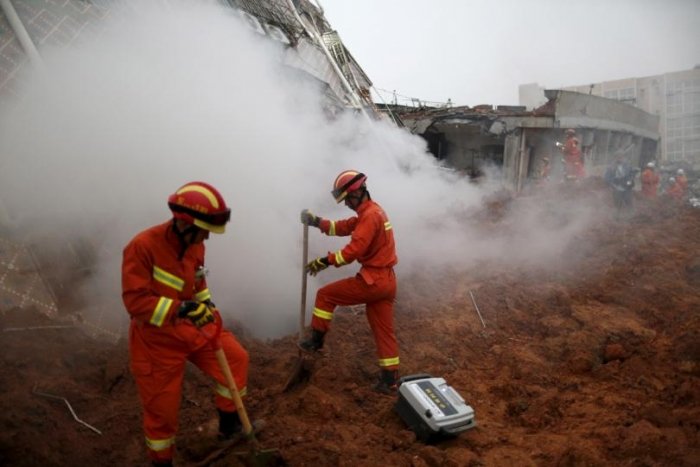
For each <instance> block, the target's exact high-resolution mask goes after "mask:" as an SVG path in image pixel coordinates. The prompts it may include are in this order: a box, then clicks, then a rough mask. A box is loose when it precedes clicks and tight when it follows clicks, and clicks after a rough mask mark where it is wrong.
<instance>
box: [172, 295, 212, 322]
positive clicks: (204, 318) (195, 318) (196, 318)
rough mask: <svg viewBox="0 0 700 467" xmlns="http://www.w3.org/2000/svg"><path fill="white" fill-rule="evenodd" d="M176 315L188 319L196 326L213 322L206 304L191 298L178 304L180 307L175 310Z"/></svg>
mask: <svg viewBox="0 0 700 467" xmlns="http://www.w3.org/2000/svg"><path fill="white" fill-rule="evenodd" d="M177 317H178V318H187V319H189V320H190V321H192V322H193V323H194V325H195V326H197V327H198V328H201V327H202V326H204V325H205V324H209V323H213V322H214V314H213V313H212V312H211V309H210V308H209V307H208V306H207V304H206V303H201V302H195V301H193V300H185V301H183V302H182V303H181V304H180V308H179V309H178V310H177Z"/></svg>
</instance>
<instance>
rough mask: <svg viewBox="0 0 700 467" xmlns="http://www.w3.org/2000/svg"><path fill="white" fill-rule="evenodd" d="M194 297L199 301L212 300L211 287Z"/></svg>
mask: <svg viewBox="0 0 700 467" xmlns="http://www.w3.org/2000/svg"><path fill="white" fill-rule="evenodd" d="M194 299H195V300H197V301H198V302H203V301H205V300H211V292H209V289H204V290H201V291H199V292H197V293H196V294H195V295H194Z"/></svg>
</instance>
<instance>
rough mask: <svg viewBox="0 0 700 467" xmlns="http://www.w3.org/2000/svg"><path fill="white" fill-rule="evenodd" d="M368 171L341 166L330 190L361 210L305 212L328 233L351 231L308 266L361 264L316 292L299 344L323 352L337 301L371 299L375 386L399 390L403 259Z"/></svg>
mask: <svg viewBox="0 0 700 467" xmlns="http://www.w3.org/2000/svg"><path fill="white" fill-rule="evenodd" d="M366 181H367V176H366V175H365V174H363V173H361V172H358V171H356V170H345V171H343V172H341V173H340V174H339V175H338V176H337V177H336V179H335V181H334V182H333V190H332V192H331V194H332V195H333V198H334V199H335V201H336V203H340V202H344V203H345V206H347V207H348V208H350V209H352V210H353V211H355V212H356V213H357V215H356V216H353V217H350V218H348V219H343V220H336V221H332V220H328V219H324V218H322V217H319V216H316V215H314V214H312V213H311V212H310V211H309V210H308V209H305V210H303V211H302V212H301V222H302V223H304V224H308V225H310V226H313V227H317V228H318V229H319V230H320V231H321V232H322V233H324V234H326V235H329V236H340V237H344V236H350V242H349V243H348V244H347V245H345V246H344V247H343V248H341V249H340V250H338V251H336V252H329V253H328V254H327V255H325V256H320V257H318V258H316V259H314V260H313V261H311V262H309V264H307V266H306V270H307V271H308V273H309V274H311V275H313V276H315V275H316V274H318V273H319V272H321V271H323V270H324V269H326V268H327V267H329V266H335V267H341V266H345V265H347V264H350V263H352V262H353V261H357V262H359V263H360V264H361V265H362V267H361V268H360V271H359V272H358V273H357V274H356V275H355V276H353V277H348V278H345V279H341V280H338V281H335V282H331V283H330V284H326V285H325V286H323V287H321V288H320V289H319V290H318V292H317V293H316V301H315V303H314V309H313V316H312V319H311V332H310V334H309V336H308V338H307V339H306V340H304V341H303V342H301V343H300V344H299V345H300V347H301V348H302V349H303V350H305V351H307V352H319V351H321V349H322V348H323V344H324V340H325V337H326V334H327V333H328V332H329V330H330V328H331V320H332V319H333V312H334V311H335V309H336V307H338V306H347V305H357V304H362V303H364V304H366V315H367V321H368V322H369V325H370V327H371V329H372V334H373V336H374V342H375V346H376V351H377V358H378V363H379V368H380V374H379V381H378V382H377V384H376V386H375V387H374V389H375V390H376V391H378V392H381V393H384V394H392V393H394V392H395V391H396V388H397V381H398V369H399V345H398V342H397V340H396V335H395V334H394V300H395V298H396V276H395V274H394V266H395V265H396V263H397V262H398V259H397V256H396V246H395V244H394V232H393V229H392V226H391V222H390V221H389V218H388V217H387V215H386V213H385V212H384V210H383V209H382V208H381V206H380V205H379V204H378V203H376V202H375V201H373V200H372V197H371V196H370V193H369V191H368V190H367V185H366Z"/></svg>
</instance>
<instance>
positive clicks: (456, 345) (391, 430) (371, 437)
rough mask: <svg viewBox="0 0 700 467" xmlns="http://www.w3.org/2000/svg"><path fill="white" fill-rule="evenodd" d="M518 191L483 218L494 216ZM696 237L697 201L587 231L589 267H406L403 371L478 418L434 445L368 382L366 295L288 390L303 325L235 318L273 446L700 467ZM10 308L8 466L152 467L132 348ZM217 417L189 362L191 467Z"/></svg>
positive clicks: (348, 461)
mask: <svg viewBox="0 0 700 467" xmlns="http://www.w3.org/2000/svg"><path fill="white" fill-rule="evenodd" d="M510 202H512V201H508V200H505V199H499V200H498V202H497V209H498V212H497V213H495V214H493V213H492V215H485V216H481V218H482V219H484V220H485V221H488V222H498V219H499V218H500V217H501V214H500V212H501V210H503V209H507V208H508V206H507V204H508V203H510ZM477 217H478V216H477ZM699 231H700V210H692V209H690V208H678V209H675V210H672V211H669V210H662V209H660V208H658V207H645V206H642V205H640V206H639V207H638V209H637V212H636V214H635V215H634V216H633V217H632V218H630V219H628V220H627V221H624V222H617V221H614V220H613V219H604V220H602V221H601V222H600V223H598V224H596V225H595V226H593V227H591V229H590V230H589V231H588V232H586V233H585V239H584V240H585V241H584V242H581V245H582V249H581V250H580V251H577V253H576V256H577V257H576V265H577V266H576V268H568V267H567V266H566V265H565V264H564V265H562V267H561V268H557V269H542V270H539V271H537V270H533V269H532V268H525V267H523V268H522V269H517V268H516V269H513V268H511V269H507V270H505V269H502V268H501V269H499V268H498V267H493V268H489V267H484V268H480V270H479V271H473V272H468V273H461V272H459V273H458V272H456V271H445V273H444V275H441V276H436V275H432V276H430V277H418V276H414V277H404V278H402V279H401V283H400V288H401V296H400V298H399V300H398V302H397V310H396V326H397V336H398V338H399V341H400V345H401V349H402V354H401V361H402V368H401V372H402V373H403V374H411V373H422V372H427V373H430V374H433V375H435V376H442V377H444V378H445V379H446V380H447V381H448V383H449V384H450V385H452V386H453V387H454V388H455V389H457V390H458V391H459V392H460V394H461V395H462V396H463V397H464V398H465V399H466V400H467V402H468V403H469V404H470V405H471V406H472V407H473V408H474V409H475V412H476V420H477V423H478V426H477V427H476V428H475V429H473V430H470V431H468V432H466V433H463V434H461V435H460V436H458V437H457V438H455V439H452V440H448V441H445V442H442V443H439V444H436V445H424V444H421V443H418V442H416V441H415V437H414V435H413V433H412V432H411V431H409V430H408V429H407V428H406V427H405V426H404V424H403V423H402V422H401V420H400V419H399V418H398V416H397V415H396V414H395V413H394V411H393V403H394V398H393V397H390V396H382V395H378V394H376V393H374V392H372V391H371V389H370V388H371V385H372V383H373V382H374V381H375V378H376V371H377V370H376V367H375V356H374V352H373V344H372V340H371V336H370V332H369V328H368V326H367V324H366V321H365V318H364V309H363V308H362V307H354V308H345V309H340V310H339V311H338V313H337V317H336V318H335V320H334V329H335V330H336V332H331V333H330V334H329V336H328V354H327V356H326V357H324V358H322V359H319V360H318V361H316V363H315V371H314V372H313V375H312V377H311V380H310V381H309V382H308V384H306V385H304V386H302V387H300V388H298V389H296V390H295V391H293V392H290V393H282V392H281V389H282V385H283V384H284V382H285V379H286V377H287V376H288V371H289V369H290V368H291V365H292V364H293V362H294V359H295V358H296V355H297V352H296V350H295V340H296V336H289V337H286V338H283V339H278V340H272V341H259V340H256V339H253V338H251V336H249V335H247V334H246V333H245V332H244V331H243V330H242V329H240V328H236V325H235V323H229V324H230V325H231V326H233V329H234V330H235V331H236V333H237V335H239V337H240V339H241V341H242V342H243V344H244V345H245V346H246V347H247V348H248V350H249V351H250V355H251V372H250V382H249V390H250V396H249V397H248V399H247V405H248V408H249V411H250V412H251V414H252V415H253V417H254V418H264V419H265V420H266V422H267V426H266V428H265V430H264V431H263V432H262V433H261V434H260V437H259V438H260V441H261V443H262V445H263V446H264V447H275V448H279V449H280V450H281V451H282V454H283V456H284V457H285V459H286V460H287V462H288V463H289V465H292V466H294V465H298V466H301V465H324V466H325V465H338V466H351V465H352V466H357V465H360V466H375V465H402V466H404V465H408V466H467V465H472V466H478V465H487V466H492V465H496V466H498V465H518V466H528V465H561V466H569V465H571V466H573V465H600V466H609V465H629V466H632V465H635V466H637V465H650V466H651V465H673V466H692V465H700V431H699V429H700V404H699V403H698V402H699V401H700V384H699V378H700V313H699V310H700V280H699V279H698V277H699V272H698V271H699V270H700V267H699V266H698V265H699V264H700V237H699V236H698V234H697V233H698V232H699ZM470 292H471V293H470ZM472 296H473V297H474V302H473V301H472ZM474 303H476V304H477V306H478V308H479V311H480V313H481V318H483V324H482V321H481V318H480V317H479V314H477V312H476V309H475V307H474ZM114 312H115V313H122V312H123V310H114ZM2 317H3V321H2V326H3V331H2V332H0V344H2V345H1V348H2V349H3V351H2V356H1V358H0V371H1V372H2V375H3V377H2V379H0V390H1V391H2V396H1V397H0V401H1V402H2V414H1V415H0V463H1V464H3V465H13V466H30V465H31V466H34V465H47V466H51V465H81V464H83V465H147V463H146V460H145V454H144V446H143V435H142V432H141V425H140V423H141V422H140V407H139V402H138V398H137V395H136V390H135V386H134V382H133V379H132V377H131V375H130V373H129V370H128V364H127V359H128V355H127V345H126V342H125V341H120V342H118V343H116V344H108V343H105V342H101V341H99V340H95V339H92V338H90V337H88V336H87V335H86V334H85V333H84V332H83V331H82V330H81V329H80V328H78V327H65V326H68V325H67V324H65V323H62V322H56V321H49V320H48V319H47V318H45V317H44V316H43V315H41V314H40V313H38V312H36V311H34V310H32V309H30V308H24V309H19V308H13V309H6V310H2ZM30 327H39V328H40V329H26V328H30ZM50 396H55V397H50ZM56 397H58V399H57V398H56ZM61 398H65V400H63V399H61ZM66 401H68V403H69V404H70V406H71V408H72V409H73V410H74V412H75V414H76V416H77V417H78V418H79V419H80V420H81V421H82V422H84V423H81V422H78V421H76V420H75V419H74V417H73V415H72V414H71V411H70V410H69V407H68V404H67V403H66ZM214 413H215V411H214V407H213V401H212V398H211V384H210V382H209V381H208V380H207V379H206V378H204V377H203V376H201V375H200V374H199V372H198V371H197V370H196V369H194V368H188V374H187V376H186V378H185V383H184V390H183V399H182V409H181V412H180V414H181V418H180V420H181V430H180V433H179V434H178V446H179V450H178V453H177V458H176V461H178V465H197V463H198V462H200V461H201V459H203V458H204V457H205V456H206V453H207V452H209V451H210V449H211V447H212V441H211V435H210V432H211V429H212V421H213V419H214V418H213V417H214ZM86 424H87V425H86ZM95 430H97V431H99V433H98V432H97V431H95ZM242 447H245V446H244V445H243V446H242ZM212 465H237V461H236V457H235V456H234V455H233V454H231V453H228V454H226V455H224V456H222V457H221V458H220V459H219V460H217V461H215V462H214V463H213V464H212Z"/></svg>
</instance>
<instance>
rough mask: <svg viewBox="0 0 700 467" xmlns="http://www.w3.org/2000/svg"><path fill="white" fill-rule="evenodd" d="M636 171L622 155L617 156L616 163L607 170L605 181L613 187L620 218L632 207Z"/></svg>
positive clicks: (617, 215) (614, 201) (616, 208)
mask: <svg viewBox="0 0 700 467" xmlns="http://www.w3.org/2000/svg"><path fill="white" fill-rule="evenodd" d="M635 176H636V172H635V171H634V170H632V168H631V167H630V166H629V164H627V162H625V159H624V158H623V157H622V156H617V157H616V158H615V163H614V164H613V165H612V166H610V167H608V169H607V170H606V172H605V181H606V182H607V183H608V185H610V187H611V188H612V193H613V203H614V205H615V211H616V217H617V218H618V219H619V218H620V217H621V216H622V215H623V214H624V213H628V212H629V211H630V210H631V208H632V190H633V189H634V179H635Z"/></svg>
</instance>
